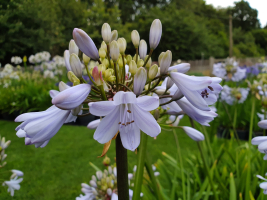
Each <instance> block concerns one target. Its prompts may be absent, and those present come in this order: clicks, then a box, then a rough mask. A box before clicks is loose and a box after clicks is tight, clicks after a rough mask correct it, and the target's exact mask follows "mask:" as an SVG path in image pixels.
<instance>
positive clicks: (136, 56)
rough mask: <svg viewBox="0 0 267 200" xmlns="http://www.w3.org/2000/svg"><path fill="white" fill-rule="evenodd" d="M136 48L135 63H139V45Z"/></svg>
mask: <svg viewBox="0 0 267 200" xmlns="http://www.w3.org/2000/svg"><path fill="white" fill-rule="evenodd" d="M135 50H136V54H135V63H136V64H137V61H138V47H137V48H135Z"/></svg>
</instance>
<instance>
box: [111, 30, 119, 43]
mask: <svg viewBox="0 0 267 200" xmlns="http://www.w3.org/2000/svg"><path fill="white" fill-rule="evenodd" d="M117 39H118V31H117V30H113V31H112V32H111V41H113V40H115V41H116V40H117Z"/></svg>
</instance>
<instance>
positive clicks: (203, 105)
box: [170, 72, 212, 111]
mask: <svg viewBox="0 0 267 200" xmlns="http://www.w3.org/2000/svg"><path fill="white" fill-rule="evenodd" d="M170 77H171V79H172V81H173V82H174V83H175V84H176V86H177V87H178V88H179V90H180V91H181V93H182V94H183V95H184V96H185V97H186V98H187V99H188V101H189V102H190V103H191V104H192V105H193V106H195V107H196V108H198V109H200V110H204V111H209V110H210V108H209V106H208V104H207V102H206V101H205V100H204V98H203V97H202V96H201V95H200V94H199V91H200V90H203V89H205V88H207V87H208V86H209V85H210V84H211V83H212V79H211V78H210V77H196V76H188V75H185V74H183V73H179V72H171V73H170Z"/></svg>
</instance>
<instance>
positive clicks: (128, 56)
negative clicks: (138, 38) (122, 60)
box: [126, 55, 132, 65]
mask: <svg viewBox="0 0 267 200" xmlns="http://www.w3.org/2000/svg"><path fill="white" fill-rule="evenodd" d="M126 60H127V65H129V64H130V62H131V60H132V56H131V55H127V56H126Z"/></svg>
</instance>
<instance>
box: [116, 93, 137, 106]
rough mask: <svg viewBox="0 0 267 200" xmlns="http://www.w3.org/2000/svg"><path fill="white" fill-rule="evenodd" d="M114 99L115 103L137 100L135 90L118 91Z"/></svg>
mask: <svg viewBox="0 0 267 200" xmlns="http://www.w3.org/2000/svg"><path fill="white" fill-rule="evenodd" d="M113 100H114V104H115V105H119V104H127V103H136V102H137V100H136V96H135V94H134V93H133V92H123V91H119V92H117V93H116V94H115V95H114V97H113Z"/></svg>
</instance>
